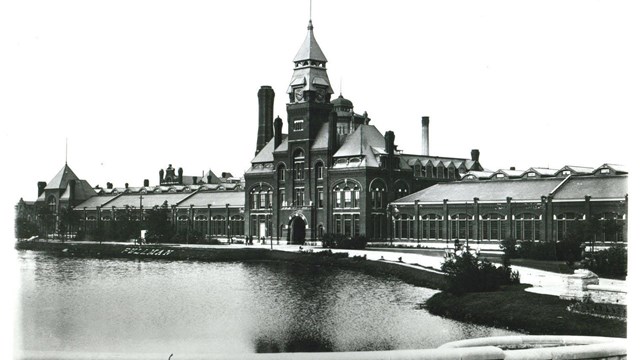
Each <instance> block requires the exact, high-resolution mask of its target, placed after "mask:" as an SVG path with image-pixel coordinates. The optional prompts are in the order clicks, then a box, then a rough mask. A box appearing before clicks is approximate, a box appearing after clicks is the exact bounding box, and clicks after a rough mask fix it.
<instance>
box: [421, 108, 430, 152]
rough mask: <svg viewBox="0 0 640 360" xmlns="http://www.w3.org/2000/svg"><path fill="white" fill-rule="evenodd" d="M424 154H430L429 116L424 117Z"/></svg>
mask: <svg viewBox="0 0 640 360" xmlns="http://www.w3.org/2000/svg"><path fill="white" fill-rule="evenodd" d="M422 155H429V117H428V116H423V117H422Z"/></svg>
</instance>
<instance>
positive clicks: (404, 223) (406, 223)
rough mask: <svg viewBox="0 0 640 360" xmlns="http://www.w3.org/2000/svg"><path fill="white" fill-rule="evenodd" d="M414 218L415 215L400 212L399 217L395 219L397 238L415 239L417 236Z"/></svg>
mask: <svg viewBox="0 0 640 360" xmlns="http://www.w3.org/2000/svg"><path fill="white" fill-rule="evenodd" d="M413 220H414V217H413V216H411V215H408V214H400V215H399V216H398V218H397V219H395V220H394V221H395V227H396V238H397V239H413V238H414V237H415V235H414V231H413Z"/></svg>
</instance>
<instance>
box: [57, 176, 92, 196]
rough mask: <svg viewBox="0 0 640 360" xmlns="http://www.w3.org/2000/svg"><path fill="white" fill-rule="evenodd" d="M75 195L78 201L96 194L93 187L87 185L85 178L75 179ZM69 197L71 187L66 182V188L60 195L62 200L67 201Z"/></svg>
mask: <svg viewBox="0 0 640 360" xmlns="http://www.w3.org/2000/svg"><path fill="white" fill-rule="evenodd" d="M74 191H75V197H76V200H78V201H83V200H86V199H88V198H90V197H92V196H96V195H98V193H97V192H96V191H95V189H94V188H92V187H91V185H89V183H88V182H87V181H86V180H76V187H75V189H74ZM70 197H71V187H70V186H69V185H68V184H67V189H66V190H65V191H64V194H62V196H61V197H60V200H62V201H69V198H70Z"/></svg>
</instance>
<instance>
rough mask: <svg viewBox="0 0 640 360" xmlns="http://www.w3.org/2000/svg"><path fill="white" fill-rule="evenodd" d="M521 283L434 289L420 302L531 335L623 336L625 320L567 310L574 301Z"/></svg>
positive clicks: (459, 316)
mask: <svg viewBox="0 0 640 360" xmlns="http://www.w3.org/2000/svg"><path fill="white" fill-rule="evenodd" d="M524 288H525V286H524V285H517V286H510V287H507V288H505V289H504V290H502V291H496V292H486V293H468V294H464V295H461V296H455V295H452V294H449V293H445V292H442V293H438V294H436V295H434V296H433V297H431V298H430V299H429V300H427V302H426V303H425V304H424V307H425V308H426V309H427V310H429V312H431V313H432V314H435V315H440V316H444V317H447V318H451V319H455V320H460V321H464V322H470V323H475V324H480V325H489V326H494V327H499V328H506V329H511V330H516V331H522V332H524V333H527V334H531V335H589V336H613V337H626V335H627V324H626V322H624V321H621V320H615V319H605V318H600V317H594V316H590V315H585V314H577V313H574V312H570V311H568V310H567V307H569V306H570V305H571V304H573V303H574V302H572V301H568V300H561V299H559V298H558V297H556V296H551V295H542V294H535V293H530V292H526V291H524Z"/></svg>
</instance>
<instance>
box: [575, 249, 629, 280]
mask: <svg viewBox="0 0 640 360" xmlns="http://www.w3.org/2000/svg"><path fill="white" fill-rule="evenodd" d="M627 256H628V254H627V249H626V248H625V247H624V246H623V245H617V246H612V247H610V248H609V249H605V250H600V251H596V252H595V253H591V254H589V255H587V257H586V258H585V259H584V261H583V262H582V265H583V266H584V267H586V268H587V269H589V270H591V271H593V272H594V273H596V274H597V275H599V276H605V277H626V276H627Z"/></svg>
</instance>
